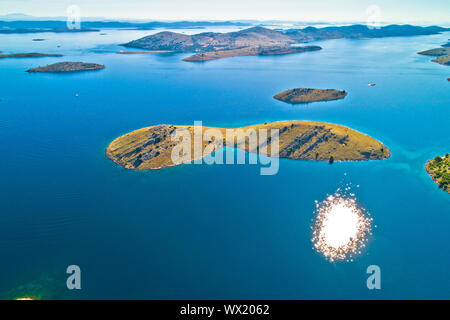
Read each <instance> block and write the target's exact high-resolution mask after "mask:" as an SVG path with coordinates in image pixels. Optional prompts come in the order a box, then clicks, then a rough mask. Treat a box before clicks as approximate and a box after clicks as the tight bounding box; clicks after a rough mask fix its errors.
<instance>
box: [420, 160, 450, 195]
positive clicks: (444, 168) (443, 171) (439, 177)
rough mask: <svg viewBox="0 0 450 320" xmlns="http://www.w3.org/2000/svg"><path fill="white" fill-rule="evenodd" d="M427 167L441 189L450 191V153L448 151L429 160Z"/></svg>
mask: <svg viewBox="0 0 450 320" xmlns="http://www.w3.org/2000/svg"><path fill="white" fill-rule="evenodd" d="M425 169H426V170H427V172H428V174H429V175H430V177H431V178H432V179H433V181H434V182H436V184H437V185H438V187H439V188H440V189H442V190H444V191H447V193H450V186H449V184H450V155H449V154H448V153H447V154H446V155H445V156H443V157H440V156H436V157H435V158H434V159H433V160H430V161H428V162H427V164H426V165H425Z"/></svg>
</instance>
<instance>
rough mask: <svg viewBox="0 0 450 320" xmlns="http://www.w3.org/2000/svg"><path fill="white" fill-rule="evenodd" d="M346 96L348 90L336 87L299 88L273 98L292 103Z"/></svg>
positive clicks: (329, 99)
mask: <svg viewBox="0 0 450 320" xmlns="http://www.w3.org/2000/svg"><path fill="white" fill-rule="evenodd" d="M346 96H347V92H346V91H340V90H335V89H309V88H298V89H291V90H287V91H284V92H281V93H279V94H277V95H275V96H274V97H273V98H274V99H277V100H280V101H283V102H287V103H291V104H299V103H308V102H317V101H331V100H338V99H344V98H345V97H346Z"/></svg>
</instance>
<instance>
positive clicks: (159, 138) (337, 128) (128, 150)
mask: <svg viewBox="0 0 450 320" xmlns="http://www.w3.org/2000/svg"><path fill="white" fill-rule="evenodd" d="M194 128H195V127H194V126H178V125H156V126H152V127H147V128H143V129H139V130H136V131H133V132H130V133H127V134H125V135H123V136H121V137H119V138H117V139H115V140H114V141H112V142H111V143H110V144H109V146H108V147H107V149H106V156H107V157H108V158H109V159H111V160H112V161H114V162H115V163H116V164H118V165H120V166H122V167H124V168H126V169H132V170H154V169H162V168H166V167H171V166H175V165H179V164H181V163H173V161H172V158H171V155H172V150H173V149H174V147H175V146H176V145H177V144H178V142H176V141H173V140H172V135H173V134H174V133H175V131H176V130H177V129H182V130H187V133H189V134H190V136H193V134H194ZM201 128H202V130H203V131H202V135H203V132H204V131H205V130H207V129H211V128H210V127H201ZM214 129H216V130H219V131H220V132H221V133H222V134H223V136H224V137H225V131H226V129H225V128H214ZM236 129H237V130H238V129H241V130H243V131H244V132H247V133H248V132H249V130H250V131H252V130H254V131H255V132H256V134H257V135H258V134H259V130H260V129H267V130H269V132H270V129H279V157H280V158H287V159H296V160H300V159H302V160H314V161H330V163H332V162H333V161H358V160H381V159H386V158H389V157H390V150H389V149H388V148H387V147H386V146H385V145H383V144H382V143H381V142H379V141H377V140H375V139H373V138H371V137H369V136H367V135H365V134H363V133H360V132H358V131H355V130H353V129H350V128H348V127H344V126H341V125H336V124H329V123H323V122H313V121H281V122H274V123H265V124H260V125H253V126H248V127H243V128H236ZM258 141H259V139H258ZM231 143H233V142H231ZM219 145H220V146H223V145H226V141H225V139H224V140H223V141H220V142H219ZM217 146H218V144H217V142H216V141H211V140H208V141H203V142H202V151H203V156H205V155H207V154H210V153H212V152H214V151H215V150H218V149H217ZM264 146H267V150H268V154H269V153H270V152H269V150H271V148H272V146H271V140H270V138H269V142H267V143H265V144H264ZM264 146H263V145H262V144H259V145H258V146H257V148H255V149H251V150H250V148H249V144H248V139H246V138H245V137H244V138H241V140H240V139H239V138H237V139H235V141H234V147H236V148H239V149H242V150H245V151H247V152H251V153H255V152H257V151H256V149H260V148H262V147H264ZM191 147H192V154H194V151H193V150H194V148H193V143H192V144H191ZM219 149H220V147H219ZM201 157H202V156H200V157H199V158H201ZM194 158H195V156H194Z"/></svg>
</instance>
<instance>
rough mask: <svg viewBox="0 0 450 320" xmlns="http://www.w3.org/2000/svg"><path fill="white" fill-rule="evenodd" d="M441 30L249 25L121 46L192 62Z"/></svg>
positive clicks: (169, 35)
mask: <svg viewBox="0 0 450 320" xmlns="http://www.w3.org/2000/svg"><path fill="white" fill-rule="evenodd" d="M443 31H448V29H446V28H441V27H417V26H410V25H390V26H385V27H381V28H378V29H373V28H369V27H367V26H365V25H353V26H342V27H325V28H314V27H307V28H304V29H291V30H286V31H277V30H272V29H267V28H263V27H252V28H249V29H244V30H240V31H235V32H228V33H215V32H203V33H199V34H194V35H186V34H182V33H176V32H169V31H164V32H159V33H157V34H154V35H151V36H146V37H143V38H140V39H137V40H133V41H130V42H128V43H125V44H123V46H125V47H130V48H139V49H144V50H170V51H175V52H194V53H195V54H194V55H193V56H190V57H187V58H185V59H183V60H184V61H193V62H194V61H208V60H214V59H220V58H225V57H235V56H248V55H252V56H254V55H278V54H290V53H299V52H306V51H316V50H320V49H321V48H320V47H318V46H306V47H297V45H299V44H301V43H305V42H309V41H315V40H328V39H340V38H350V39H367V38H381V37H395V36H413V35H428V34H437V33H440V32H443Z"/></svg>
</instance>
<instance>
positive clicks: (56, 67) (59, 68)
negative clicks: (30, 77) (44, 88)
mask: <svg viewBox="0 0 450 320" xmlns="http://www.w3.org/2000/svg"><path fill="white" fill-rule="evenodd" d="M104 68H106V66H104V65H101V64H96V63H86V62H59V63H54V64H50V65H48V66H45V67H39V68H34V69H29V70H27V72H50V73H61V72H79V71H93V70H100V69H104Z"/></svg>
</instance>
